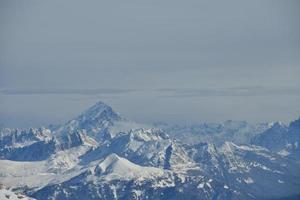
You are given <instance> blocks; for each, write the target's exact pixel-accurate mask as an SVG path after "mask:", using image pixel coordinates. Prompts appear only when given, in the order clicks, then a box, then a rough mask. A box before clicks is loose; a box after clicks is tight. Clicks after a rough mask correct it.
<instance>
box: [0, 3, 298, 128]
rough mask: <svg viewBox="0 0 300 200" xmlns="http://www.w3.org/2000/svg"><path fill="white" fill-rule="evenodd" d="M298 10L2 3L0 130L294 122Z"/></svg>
mask: <svg viewBox="0 0 300 200" xmlns="http://www.w3.org/2000/svg"><path fill="white" fill-rule="evenodd" d="M299 9H300V2H299V1H297V0H295V1H289V0H286V1H276V0H269V1H268V0H266V1H261V0H252V1H240V0H239V1H238V0H237V1H199V0H195V1H192V0H185V1H177V0H151V1H147V0H137V1H132V0H126V1H124V0H122V1H121V0H119V1H118V0H117V1H115V0H112V1H99V0H97V1H96V0H95V1H77V0H48V1H37V0H26V1H25V0H24V1H21V0H18V1H17V0H6V1H5V0H3V1H1V2H0V30H1V31H0V123H1V124H4V125H6V126H15V127H28V126H40V125H47V124H49V123H60V122H64V121H66V120H69V119H70V118H72V117H74V116H76V115H77V114H79V113H80V112H82V111H83V110H85V109H86V108H87V107H89V106H91V105H92V104H93V103H95V102H96V101H98V100H102V101H104V102H106V103H107V104H109V105H111V106H112V107H113V108H114V109H115V110H117V111H118V112H120V113H121V114H123V115H124V116H125V117H128V118H129V119H132V120H137V121H140V122H152V121H158V120H163V121H168V122H179V123H186V122H193V123H195V122H200V121H223V120H226V119H241V120H248V121H251V122H258V121H274V120H280V121H285V122H288V121H290V120H293V119H296V118H298V117H299V116H300V36H299V35H300V12H299Z"/></svg>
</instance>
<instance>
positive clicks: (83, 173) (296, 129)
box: [0, 102, 300, 200]
mask: <svg viewBox="0 0 300 200" xmlns="http://www.w3.org/2000/svg"><path fill="white" fill-rule="evenodd" d="M299 145H300V119H298V120H295V121H293V122H291V123H290V124H288V125H286V124H283V123H280V122H272V123H261V124H249V123H247V122H245V121H225V122H224V123H222V124H218V123H199V124H193V125H174V124H167V123H164V122H157V123H154V124H153V125H145V124H140V123H135V122H132V121H130V120H128V119H126V118H124V117H123V116H121V115H120V114H118V113H117V112H115V111H114V110H113V109H112V108H111V107H110V106H108V105H106V104H104V103H103V102H97V103H96V104H95V105H93V106H92V107H90V108H89V109H87V110H86V111H85V112H83V113H82V114H80V115H79V116H77V117H75V118H74V119H72V120H70V121H68V122H66V123H65V124H61V125H56V126H49V127H39V128H30V129H24V130H23V129H15V128H4V127H2V128H1V129H0V184H1V189H0V199H1V200H2V199H37V200H83V199H84V200H95V199H104V200H112V199H118V200H126V199H149V200H151V199H165V200H167V199H172V200H176V199H186V200H188V199H193V200H195V199H220V200H221V199H222V200H223V199H300V149H299Z"/></svg>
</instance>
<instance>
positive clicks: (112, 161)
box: [95, 153, 162, 179]
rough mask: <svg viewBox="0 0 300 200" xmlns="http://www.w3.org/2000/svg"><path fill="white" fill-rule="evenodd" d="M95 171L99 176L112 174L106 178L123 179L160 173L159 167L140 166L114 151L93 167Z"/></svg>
mask: <svg viewBox="0 0 300 200" xmlns="http://www.w3.org/2000/svg"><path fill="white" fill-rule="evenodd" d="M95 173H96V174H97V175H98V176H99V175H100V176H102V175H109V174H111V175H113V176H110V177H106V178H108V179H111V178H115V177H116V176H121V177H123V178H125V179H127V178H133V177H139V176H146V175H151V174H157V173H162V170H161V169H158V168H154V167H142V166H139V165H137V164H135V163H133V162H130V161H129V160H127V159H126V158H122V157H120V156H118V155H117V154H115V153H112V154H110V155H108V156H107V157H106V158H105V159H104V160H103V161H102V162H101V163H99V164H98V165H97V166H96V167H95Z"/></svg>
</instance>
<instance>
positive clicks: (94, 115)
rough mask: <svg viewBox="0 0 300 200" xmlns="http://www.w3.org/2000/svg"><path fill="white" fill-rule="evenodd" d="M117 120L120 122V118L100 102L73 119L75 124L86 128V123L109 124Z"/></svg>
mask: <svg viewBox="0 0 300 200" xmlns="http://www.w3.org/2000/svg"><path fill="white" fill-rule="evenodd" d="M118 120H121V116H120V115H119V114H118V113H117V112H115V111H114V110H113V109H112V107H110V106H108V105H107V104H105V103H103V102H101V101H98V102H97V103H96V104H95V105H93V106H92V107H90V108H88V109H87V110H86V111H85V112H83V113H82V114H81V115H79V116H78V117H77V118H75V119H74V121H77V123H79V125H81V126H86V125H88V123H97V122H98V123H99V122H101V121H107V122H111V121H118Z"/></svg>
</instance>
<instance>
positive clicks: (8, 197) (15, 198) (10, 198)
mask: <svg viewBox="0 0 300 200" xmlns="http://www.w3.org/2000/svg"><path fill="white" fill-rule="evenodd" d="M20 199H22V200H34V198H30V197H27V196H25V195H23V194H21V193H18V192H13V191H12V190H10V189H7V188H5V187H4V186H3V185H0V200H20Z"/></svg>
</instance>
